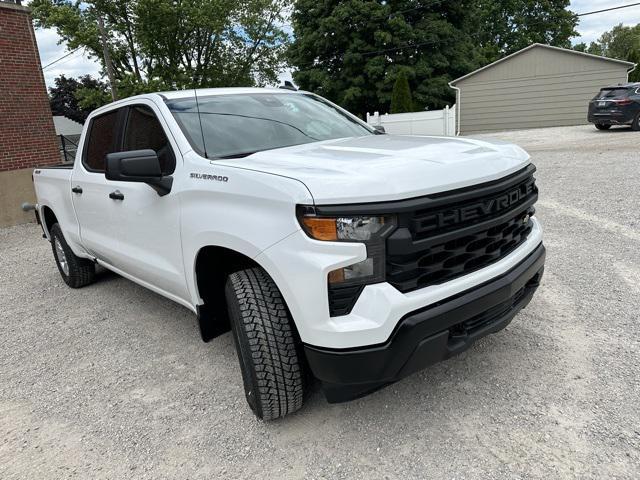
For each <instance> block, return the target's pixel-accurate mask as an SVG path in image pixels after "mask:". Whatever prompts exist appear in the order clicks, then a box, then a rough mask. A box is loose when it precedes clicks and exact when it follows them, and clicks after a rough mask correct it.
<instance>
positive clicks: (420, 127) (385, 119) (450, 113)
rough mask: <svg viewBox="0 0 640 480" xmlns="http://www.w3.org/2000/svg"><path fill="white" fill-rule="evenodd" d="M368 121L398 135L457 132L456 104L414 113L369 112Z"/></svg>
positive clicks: (452, 134)
mask: <svg viewBox="0 0 640 480" xmlns="http://www.w3.org/2000/svg"><path fill="white" fill-rule="evenodd" d="M367 123H368V124H369V125H371V126H373V127H378V126H383V127H384V129H385V131H386V132H387V133H395V134H397V135H444V136H454V135H455V134H456V106H455V105H454V106H453V107H451V108H449V107H448V106H447V107H445V109H444V110H433V111H425V112H412V113H393V114H388V113H385V114H384V115H380V114H379V113H378V112H375V113H374V114H373V115H370V114H369V113H367Z"/></svg>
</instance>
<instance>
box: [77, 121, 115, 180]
mask: <svg viewBox="0 0 640 480" xmlns="http://www.w3.org/2000/svg"><path fill="white" fill-rule="evenodd" d="M117 119H118V111H117V110H114V111H112V112H109V113H105V114H104V115H100V116H98V117H95V118H93V119H92V120H91V125H90V126H89V129H90V130H89V138H88V140H87V143H86V154H85V155H84V156H83V157H84V158H83V163H84V166H85V167H87V170H91V171H93V172H104V170H105V165H104V162H105V157H106V156H107V153H113V152H115V151H117V149H116V147H115V143H116V142H115V140H116V123H117Z"/></svg>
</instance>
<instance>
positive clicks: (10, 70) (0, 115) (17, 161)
mask: <svg viewBox="0 0 640 480" xmlns="http://www.w3.org/2000/svg"><path fill="white" fill-rule="evenodd" d="M59 162H60V153H59V151H58V144H57V140H56V137H55V130H54V126H53V119H52V116H51V108H50V107H49V99H48V97H47V91H46V87H45V83H44V77H43V75H42V69H41V65H40V56H39V54H38V46H37V45H36V39H35V34H34V32H33V25H32V23H31V16H30V14H29V9H28V8H26V7H24V6H22V5H19V2H16V1H13V0H0V226H6V225H15V224H18V223H24V222H27V221H32V220H33V213H31V214H25V213H23V212H22V211H21V210H20V204H21V203H22V202H24V201H31V202H33V201H35V197H34V192H33V185H32V182H31V171H32V169H33V167H35V166H38V165H48V164H55V163H59Z"/></svg>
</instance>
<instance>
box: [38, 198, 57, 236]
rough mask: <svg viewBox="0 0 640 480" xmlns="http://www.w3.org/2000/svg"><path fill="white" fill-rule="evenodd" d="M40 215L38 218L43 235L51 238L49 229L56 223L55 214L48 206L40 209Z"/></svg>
mask: <svg viewBox="0 0 640 480" xmlns="http://www.w3.org/2000/svg"><path fill="white" fill-rule="evenodd" d="M40 213H41V217H40V218H41V222H42V227H43V229H44V231H45V233H46V234H47V237H48V238H51V227H52V226H53V225H54V224H55V223H58V217H56V214H55V213H54V212H53V209H52V208H51V207H49V206H48V205H43V206H42V207H40Z"/></svg>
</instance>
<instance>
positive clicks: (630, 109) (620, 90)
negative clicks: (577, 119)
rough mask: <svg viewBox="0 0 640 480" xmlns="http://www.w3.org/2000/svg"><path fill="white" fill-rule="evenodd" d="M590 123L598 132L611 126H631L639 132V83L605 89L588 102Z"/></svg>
mask: <svg viewBox="0 0 640 480" xmlns="http://www.w3.org/2000/svg"><path fill="white" fill-rule="evenodd" d="M587 119H588V120H589V122H590V123H593V124H595V126H596V128H597V129H598V130H608V129H610V128H611V125H631V128H632V129H633V130H636V131H639V130H640V83H626V84H622V85H615V86H611V87H605V88H603V89H601V90H600V92H599V93H598V94H597V95H596V96H595V97H594V98H593V99H592V100H591V101H590V102H589V115H588V117H587Z"/></svg>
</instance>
